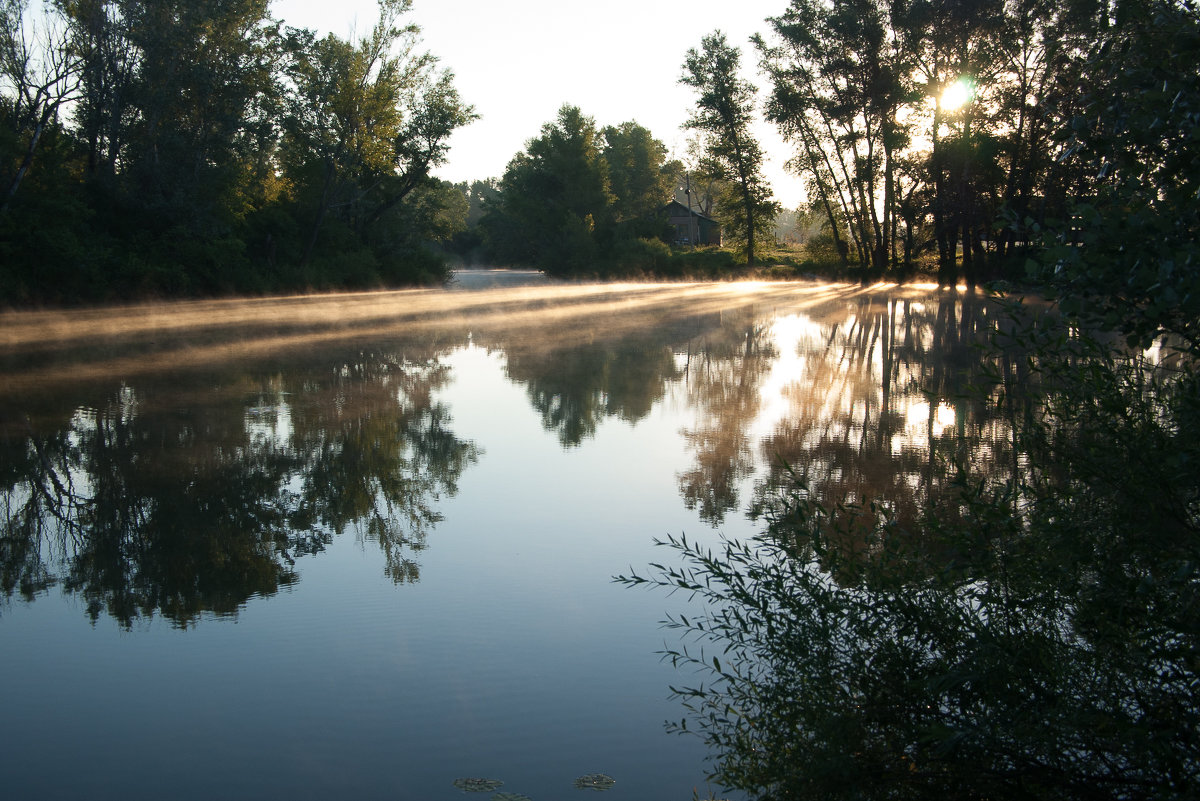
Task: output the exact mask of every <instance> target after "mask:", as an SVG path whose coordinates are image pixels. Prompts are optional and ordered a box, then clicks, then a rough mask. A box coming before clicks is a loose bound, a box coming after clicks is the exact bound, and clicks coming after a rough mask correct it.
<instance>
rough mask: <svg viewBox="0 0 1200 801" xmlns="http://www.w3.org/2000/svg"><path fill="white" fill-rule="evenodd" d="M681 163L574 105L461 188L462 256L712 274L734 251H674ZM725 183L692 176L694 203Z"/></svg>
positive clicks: (642, 131)
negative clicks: (495, 172)
mask: <svg viewBox="0 0 1200 801" xmlns="http://www.w3.org/2000/svg"><path fill="white" fill-rule="evenodd" d="M685 180H686V178H685V169H684V166H683V164H682V162H680V161H678V160H675V159H669V158H668V152H667V147H666V145H664V144H663V143H662V142H661V141H659V140H658V139H655V138H654V136H653V135H652V134H651V132H650V131H649V130H647V129H646V128H644V127H642V126H641V125H638V124H637V123H636V122H633V121H630V122H624V123H621V124H620V125H606V126H603V127H601V126H598V125H597V124H596V121H595V119H593V118H592V117H589V116H587V115H585V114H584V113H583V111H582V110H581V109H580V108H578V107H576V106H573V105H569V104H568V105H564V106H563V107H562V108H560V109H559V111H558V114H557V115H556V117H555V119H554V120H552V121H550V122H547V123H546V124H545V125H543V126H542V129H541V132H540V134H539V135H538V136H535V137H533V138H532V139H530V140H529V141H528V142H527V143H526V146H525V149H524V150H522V151H521V152H520V153H518V154H517V155H516V156H514V157H513V159H512V160H511V161H510V162H509V164H508V167H507V168H506V169H505V171H504V175H503V177H501V178H499V179H496V180H491V181H476V182H475V183H473V184H471V185H470V186H469V187H463V189H464V191H465V193H466V195H467V197H468V200H469V204H470V209H471V212H470V214H469V216H468V221H469V224H470V230H469V231H468V232H466V233H464V234H463V235H461V236H460V237H458V238H457V239H456V240H455V243H454V244H455V247H456V248H457V250H458V252H459V254H460V255H461V256H463V257H464V258H465V259H467V260H471V259H474V260H476V261H483V262H487V263H491V264H503V265H521V266H528V267H536V268H538V269H540V270H543V271H545V272H547V273H549V274H551V275H599V276H616V275H634V274H655V275H659V276H664V275H681V274H684V273H688V274H703V275H712V274H715V273H720V272H722V271H728V270H729V269H730V268H731V267H732V264H733V255H732V254H731V253H727V252H716V251H709V252H704V251H701V252H696V251H692V250H687V251H679V250H678V249H672V248H671V247H670V243H671V242H673V240H674V239H675V236H676V233H675V229H674V228H673V227H672V226H671V225H670V223H669V220H668V217H667V214H666V212H665V208H666V206H667V204H668V203H670V202H671V200H672V198H674V197H675V194H676V190H677V189H679V188H680V186H682V185H683V184H684V182H685ZM723 188H724V186H723V184H722V183H721V182H720V181H717V180H715V179H712V178H711V177H706V178H701V177H699V176H697V177H696V179H695V190H696V191H695V192H694V194H693V196H692V198H691V201H692V202H693V205H694V207H695V208H696V209H697V211H701V210H703V209H704V208H708V209H711V208H712V205H713V200H712V198H713V197H715V196H716V195H718V194H719V192H720V191H721V190H722V189H723Z"/></svg>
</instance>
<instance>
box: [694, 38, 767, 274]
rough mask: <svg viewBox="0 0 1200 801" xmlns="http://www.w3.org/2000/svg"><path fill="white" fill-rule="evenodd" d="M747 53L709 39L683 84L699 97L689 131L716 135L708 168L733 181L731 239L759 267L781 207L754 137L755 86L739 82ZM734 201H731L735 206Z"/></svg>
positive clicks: (709, 142) (708, 153) (711, 138)
mask: <svg viewBox="0 0 1200 801" xmlns="http://www.w3.org/2000/svg"><path fill="white" fill-rule="evenodd" d="M740 61H741V51H740V50H739V49H738V48H736V47H732V46H730V44H729V43H728V42H727V41H726V39H725V34H723V33H721V32H720V31H714V32H713V33H711V34H709V35H708V36H705V37H704V38H703V39H702V40H701V43H700V49H699V50H696V49H695V48H693V49H691V50H689V51H688V53H687V58H686V60H685V61H684V67H683V68H684V72H683V76H682V77H681V78H680V83H683V84H685V85H687V86H690V87H692V88H693V89H695V90H696V92H697V93H698V95H699V97H698V98H697V100H696V108H695V111H694V112H693V114H692V116H691V118H689V119H688V121H687V123H686V125H687V127H688V128H692V129H695V130H697V131H703V132H705V133H708V134H710V136H709V138H708V139H706V142H707V149H706V153H705V157H706V162H707V163H708V164H710V165H711V168H712V172H715V173H717V174H719V175H720V176H721V177H723V178H725V179H726V180H728V181H730V182H731V184H732V186H733V190H732V192H731V195H733V196H734V198H736V202H737V206H738V208H739V213H738V214H737V215H733V216H730V217H729V218H727V219H728V220H729V222H730V223H732V225H731V226H730V229H731V230H730V233H731V234H733V236H734V237H735V238H737V239H740V240H741V241H743V242H744V243H745V246H746V263H747V264H753V263H754V258H755V256H754V254H755V241H756V239H757V237H758V235H760V234H761V233H762V232H764V231H768V230H771V227H772V226H773V225H774V219H775V215H776V214H778V213H779V204H778V203H776V202H775V201H774V200H772V199H771V187H770V185H769V184H768V183H767V181H766V178H765V177H764V176H763V173H762V170H763V154H762V149H761V148H760V147H759V145H758V142H757V141H756V140H755V138H754V136H753V135H752V134H751V132H750V123H751V121H752V120H753V118H754V94H755V89H754V85H753V84H751V83H750V82H748V81H746V80H744V79H742V78H741V77H739V76H738V67H739V64H740ZM732 199H733V198H731V200H732Z"/></svg>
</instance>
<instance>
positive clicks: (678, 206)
mask: <svg viewBox="0 0 1200 801" xmlns="http://www.w3.org/2000/svg"><path fill="white" fill-rule="evenodd" d="M662 210H663V212H664V213H665V214H666V215H667V216H668V217H682V216H684V215H688V214H690V215H692V216H694V217H698V218H700V219H701V220H707V221H708V222H711V223H715V222H716V220H714V219H713V218H712V217H709V216H708V215H707V214H701V213H700V212H698V211H696V210H695V209H689V208H688V207H687V206H685V205H683V204H682V203H680V202H679V201H678V200H672V201H671V202H670V203H668V204H667V205H665V206H663V207H662Z"/></svg>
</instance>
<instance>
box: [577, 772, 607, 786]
mask: <svg viewBox="0 0 1200 801" xmlns="http://www.w3.org/2000/svg"><path fill="white" fill-rule="evenodd" d="M616 783H617V780H616V779H614V778H613V777H612V776H608V775H606V774H603V773H589V774H587V775H586V776H580V777H579V778H578V779H576V780H575V789H577V790H611V789H612V786H613V785H614V784H616Z"/></svg>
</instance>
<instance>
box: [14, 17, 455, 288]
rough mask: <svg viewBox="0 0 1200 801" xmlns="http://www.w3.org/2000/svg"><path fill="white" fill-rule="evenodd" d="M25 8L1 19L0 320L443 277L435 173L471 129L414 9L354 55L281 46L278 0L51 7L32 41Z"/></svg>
mask: <svg viewBox="0 0 1200 801" xmlns="http://www.w3.org/2000/svg"><path fill="white" fill-rule="evenodd" d="M24 8H25V3H23V2H19V1H18V0H7V1H6V2H5V4H4V5H3V7H2V9H0V11H2V12H3V14H4V18H5V21H6V24H5V27H4V36H3V37H2V38H0V128H2V130H0V183H2V184H3V187H2V188H0V192H4V193H5V194H3V196H0V252H2V253H3V255H4V257H5V261H6V265H5V268H4V269H3V270H0V280H2V281H3V285H2V286H0V289H2V290H3V294H4V297H5V299H6V300H9V301H11V302H21V303H28V302H52V303H62V302H77V301H94V300H111V299H118V298H120V299H126V298H128V297H129V296H131V295H133V296H136V295H153V296H158V295H175V294H213V293H229V292H266V291H280V290H289V289H290V290H296V289H307V288H312V287H324V288H334V287H339V286H379V285H395V284H408V283H413V282H430V281H439V280H444V278H445V277H446V275H447V274H448V271H447V268H446V266H445V264H444V263H443V259H442V256H441V255H440V253H439V252H438V245H439V243H442V242H444V241H446V240H448V239H449V238H450V237H452V236H453V235H454V233H455V232H457V231H458V230H461V229H462V228H463V227H464V224H465V217H466V214H467V208H466V206H465V204H463V203H462V202H461V198H460V196H459V195H458V194H457V193H454V192H447V191H445V187H444V186H443V185H442V184H441V183H440V182H437V181H435V180H433V179H432V178H431V177H430V171H431V170H432V169H433V168H434V167H436V166H438V165H439V164H441V163H443V162H444V161H445V158H446V154H447V143H448V138H449V136H450V134H451V133H452V132H453V131H454V130H456V129H457V128H458V127H461V126H462V125H465V124H467V123H469V122H470V121H472V120H473V119H474V118H475V115H474V113H473V111H472V110H471V108H470V107H469V106H467V105H465V104H464V103H463V102H462V100H461V98H460V97H459V96H458V93H457V91H456V90H455V89H454V85H453V78H452V76H451V74H450V73H449V72H447V71H445V70H442V69H440V68H439V67H438V66H437V63H436V60H435V59H434V58H433V57H432V56H430V55H428V54H425V53H421V52H419V51H418V50H417V46H418V38H417V35H418V29H417V27H416V26H415V25H411V24H408V23H406V22H404V21H403V20H404V17H405V16H406V15H407V14H408V13H409V12H410V10H411V2H409V0H381V2H380V6H379V10H380V16H379V20H378V22H377V24H376V25H375V26H374V27H373V28H372V29H371V31H370V32H369V33H368V34H367V35H366V36H365V37H363V38H362V39H361V40H359V41H348V40H343V39H340V38H338V37H336V36H330V37H326V38H324V39H318V38H317V37H316V36H315V35H314V34H313V33H312V32H309V31H300V30H294V29H286V30H285V29H283V28H282V26H281V24H280V23H279V22H278V21H276V20H274V19H272V18H271V17H270V15H269V12H268V3H267V2H266V0H219V1H218V2H206V3H199V4H197V3H182V2H165V3H163V2H153V3H152V2H147V0H58V2H56V3H54V4H52V6H50V7H48V8H47V11H46V14H45V15H44V17H39V21H40V22H39V24H42V22H41V21H44V22H45V25H46V26H47V27H46V31H48V33H47V34H46V35H41V36H37V37H34V38H32V39H29V40H28V41H27V40H26V39H25V38H24V36H23V34H22V33H21V32H22V31H23V30H24V29H23V28H22V27H21V26H19V25H13V24H10V23H12V22H13V21H14V20H17V19H19V18H20V15H21V14H23V13H24ZM18 12H20V13H18ZM29 24H32V23H29ZM68 101H69V102H68ZM67 109H70V117H69V119H66V118H65V117H66V110H67ZM60 110H62V111H63V118H60V116H59V111H60Z"/></svg>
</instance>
